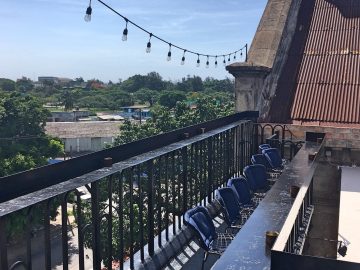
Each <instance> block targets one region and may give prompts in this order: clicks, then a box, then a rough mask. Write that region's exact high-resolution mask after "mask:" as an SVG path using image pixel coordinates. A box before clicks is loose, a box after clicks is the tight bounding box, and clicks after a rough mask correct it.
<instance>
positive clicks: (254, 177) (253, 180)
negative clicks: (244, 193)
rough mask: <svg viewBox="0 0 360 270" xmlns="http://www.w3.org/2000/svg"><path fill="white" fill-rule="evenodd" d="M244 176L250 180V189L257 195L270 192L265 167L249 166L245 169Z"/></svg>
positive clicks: (258, 165)
mask: <svg viewBox="0 0 360 270" xmlns="http://www.w3.org/2000/svg"><path fill="white" fill-rule="evenodd" d="M244 175H245V177H246V179H247V180H248V183H249V186H250V189H251V190H252V191H253V192H254V193H256V192H258V191H261V192H264V191H267V190H269V182H268V180H267V173H266V168H265V166H263V165H260V164H256V165H249V166H246V167H245V168H244Z"/></svg>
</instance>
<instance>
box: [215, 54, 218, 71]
mask: <svg viewBox="0 0 360 270" xmlns="http://www.w3.org/2000/svg"><path fill="white" fill-rule="evenodd" d="M217 66H218V61H217V56H215V68H217Z"/></svg>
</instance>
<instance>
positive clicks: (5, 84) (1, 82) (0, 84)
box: [0, 78, 15, 92]
mask: <svg viewBox="0 0 360 270" xmlns="http://www.w3.org/2000/svg"><path fill="white" fill-rule="evenodd" d="M0 89H2V90H4V91H7V92H11V91H15V82H14V81H12V80H9V79H4V78H0Z"/></svg>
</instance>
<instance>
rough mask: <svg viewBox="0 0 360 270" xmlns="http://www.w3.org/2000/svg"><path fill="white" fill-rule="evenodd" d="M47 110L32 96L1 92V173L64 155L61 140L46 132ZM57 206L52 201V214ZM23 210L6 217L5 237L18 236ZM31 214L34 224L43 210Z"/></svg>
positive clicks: (21, 168)
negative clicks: (47, 134) (51, 136)
mask: <svg viewBox="0 0 360 270" xmlns="http://www.w3.org/2000/svg"><path fill="white" fill-rule="evenodd" d="M48 114H49V111H47V110H46V109H44V108H43V106H42V104H41V103H40V102H39V101H38V100H37V99H36V98H34V97H31V96H27V95H20V94H18V93H16V92H14V93H11V94H7V93H0V177H2V176H6V175H10V174H14V173H17V172H21V171H24V170H29V169H32V168H35V167H38V166H42V165H46V164H47V161H48V159H49V158H50V157H52V158H55V157H58V156H59V155H63V152H64V148H63V145H62V143H61V142H60V141H59V140H56V139H54V138H50V137H48V136H46V135H45V130H44V127H45V123H46V119H47V116H48ZM24 181H26V179H24ZM57 206H58V203H55V202H54V203H53V204H52V205H51V213H52V217H55V216H56V208H57ZM25 211H26V210H25ZM25 211H21V212H16V213H14V214H12V215H11V216H10V218H9V219H8V222H7V235H8V239H7V240H8V241H14V240H16V239H21V237H22V235H23V233H24V232H25V226H26V225H25V224H26V214H25V213H24V212H25ZM32 215H33V224H37V223H39V222H40V220H41V217H42V216H43V213H42V210H39V209H36V208H35V209H34V210H33V213H32Z"/></svg>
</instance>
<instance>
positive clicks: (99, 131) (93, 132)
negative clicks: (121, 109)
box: [46, 121, 121, 154]
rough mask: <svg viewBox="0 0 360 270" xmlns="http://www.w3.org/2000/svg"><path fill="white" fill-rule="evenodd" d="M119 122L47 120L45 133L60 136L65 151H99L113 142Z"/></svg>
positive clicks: (117, 131) (117, 132)
mask: <svg viewBox="0 0 360 270" xmlns="http://www.w3.org/2000/svg"><path fill="white" fill-rule="evenodd" d="M120 125H121V122H116V121H115V122H114V121H104V122H103V121H93V122H57V123H55V122H48V123H47V124H46V134H48V135H51V136H54V137H58V138H60V139H61V140H62V141H63V142H64V145H65V152H66V153H69V154H70V153H84V152H95V151H100V150H102V149H104V148H105V147H106V145H107V144H111V143H113V142H114V139H115V137H116V136H117V135H118V134H119V132H120V131H119V128H120Z"/></svg>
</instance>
